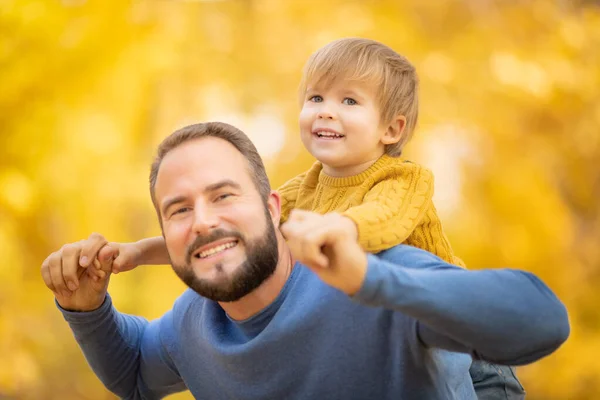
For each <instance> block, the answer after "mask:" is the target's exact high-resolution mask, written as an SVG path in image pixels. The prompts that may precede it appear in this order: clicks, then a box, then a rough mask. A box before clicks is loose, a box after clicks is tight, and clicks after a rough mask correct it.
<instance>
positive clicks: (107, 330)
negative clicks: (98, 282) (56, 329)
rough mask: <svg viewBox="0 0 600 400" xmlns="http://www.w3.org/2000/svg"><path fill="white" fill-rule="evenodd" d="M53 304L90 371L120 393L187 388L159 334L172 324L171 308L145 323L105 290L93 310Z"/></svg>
mask: <svg viewBox="0 0 600 400" xmlns="http://www.w3.org/2000/svg"><path fill="white" fill-rule="evenodd" d="M57 306H58V307H59V309H60V310H61V312H62V313H63V316H64V318H65V320H66V321H67V322H68V323H69V326H70V328H71V330H72V331H73V335H74V336H75V339H76V340H77V343H78V344H79V346H80V347H81V350H82V351H83V353H84V355H85V357H86V359H87V361H88V363H89V364H90V367H91V368H92V370H93V371H94V373H95V374H96V375H97V376H98V378H99V379H100V381H102V383H103V384H104V385H105V386H106V388H107V389H108V390H110V391H111V392H113V393H114V394H116V395H117V396H119V397H120V398H123V399H136V400H137V399H160V398H163V397H165V396H167V395H169V394H172V393H176V392H181V391H183V390H186V389H187V388H186V386H185V383H184V382H183V380H182V379H181V377H180V376H179V374H178V372H177V369H176V368H175V366H174V364H173V362H172V360H171V357H170V356H169V353H168V351H167V348H166V346H165V344H164V343H163V340H162V338H161V330H162V329H170V328H169V327H170V326H172V319H171V318H172V316H171V312H169V313H167V314H166V315H165V316H163V317H162V318H161V319H159V320H155V321H152V322H150V323H149V322H148V321H146V320H145V319H143V318H140V317H136V316H132V315H126V314H121V313H119V312H117V311H116V310H115V308H114V307H113V305H112V301H111V298H110V296H109V295H108V294H107V295H106V299H105V301H104V303H103V304H102V306H100V308H98V309H97V310H94V311H89V312H72V311H67V310H64V309H63V308H61V307H60V305H58V304H57Z"/></svg>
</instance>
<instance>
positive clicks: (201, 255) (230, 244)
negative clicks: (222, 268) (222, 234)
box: [194, 240, 238, 259]
mask: <svg viewBox="0 0 600 400" xmlns="http://www.w3.org/2000/svg"><path fill="white" fill-rule="evenodd" d="M237 244H238V241H237V240H233V241H231V242H227V243H223V244H220V245H218V246H214V247H211V248H210V249H206V250H203V251H196V252H195V253H194V257H195V258H198V259H203V258H207V257H210V256H213V255H215V254H218V253H221V252H223V251H225V250H227V249H231V248H232V247H235V246H237Z"/></svg>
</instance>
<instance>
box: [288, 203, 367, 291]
mask: <svg viewBox="0 0 600 400" xmlns="http://www.w3.org/2000/svg"><path fill="white" fill-rule="evenodd" d="M281 232H282V233H283V235H284V236H285V237H286V239H287V242H288V245H289V247H290V250H291V251H292V255H293V256H294V258H295V259H296V260H298V261H300V262H301V263H302V264H304V265H306V266H307V267H309V268H310V269H311V270H313V271H314V272H315V273H316V274H317V275H318V276H319V277H320V278H321V279H322V280H323V281H324V282H325V283H327V284H328V285H330V286H333V287H335V288H337V289H339V290H341V291H343V292H344V293H346V294H348V295H350V296H351V295H354V294H355V293H356V292H358V290H359V289H360V288H361V286H362V283H363V281H364V279H365V275H366V273H367V255H366V254H365V252H364V251H363V250H362V249H361V248H360V246H359V244H358V242H357V230H356V225H355V224H354V222H353V221H352V220H351V219H349V218H347V217H344V216H342V215H340V214H336V213H330V214H325V215H321V214H317V213H314V212H310V211H302V210H292V212H291V213H290V217H289V218H288V220H287V222H286V223H285V224H283V225H282V226H281Z"/></svg>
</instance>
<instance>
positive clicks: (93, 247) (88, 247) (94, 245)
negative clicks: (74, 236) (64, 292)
mask: <svg viewBox="0 0 600 400" xmlns="http://www.w3.org/2000/svg"><path fill="white" fill-rule="evenodd" d="M106 243H108V241H107V240H106V239H105V238H104V236H102V235H101V234H99V233H92V234H91V235H90V237H88V238H87V239H86V240H84V241H83V245H82V249H81V254H80V258H79V265H81V266H82V267H84V268H85V267H88V266H89V265H90V264H91V262H92V260H94V258H96V256H97V255H98V252H99V251H100V249H102V247H103V246H104V245H105V244H106Z"/></svg>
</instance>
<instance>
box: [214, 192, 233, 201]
mask: <svg viewBox="0 0 600 400" xmlns="http://www.w3.org/2000/svg"><path fill="white" fill-rule="evenodd" d="M231 196H232V194H231V193H225V194H222V195H220V196H218V197H217V199H216V200H217V201H221V200H225V199H226V198H228V197H231Z"/></svg>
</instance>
